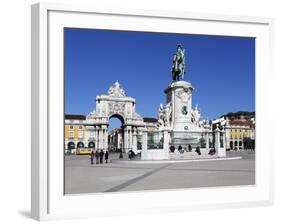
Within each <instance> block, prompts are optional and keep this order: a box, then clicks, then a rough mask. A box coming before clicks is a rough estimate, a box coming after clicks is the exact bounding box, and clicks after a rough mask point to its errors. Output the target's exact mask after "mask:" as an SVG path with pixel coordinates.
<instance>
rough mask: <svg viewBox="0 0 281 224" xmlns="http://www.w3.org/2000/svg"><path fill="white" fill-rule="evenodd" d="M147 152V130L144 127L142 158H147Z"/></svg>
mask: <svg viewBox="0 0 281 224" xmlns="http://www.w3.org/2000/svg"><path fill="white" fill-rule="evenodd" d="M146 152H147V130H146V129H143V131H142V150H141V154H142V155H141V159H145V157H146Z"/></svg>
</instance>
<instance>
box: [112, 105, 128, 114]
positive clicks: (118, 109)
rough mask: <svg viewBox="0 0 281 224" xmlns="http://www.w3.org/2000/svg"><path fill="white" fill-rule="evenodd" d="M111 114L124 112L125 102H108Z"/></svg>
mask: <svg viewBox="0 0 281 224" xmlns="http://www.w3.org/2000/svg"><path fill="white" fill-rule="evenodd" d="M108 109H109V114H121V115H123V114H124V111H125V104H124V103H109V104H108Z"/></svg>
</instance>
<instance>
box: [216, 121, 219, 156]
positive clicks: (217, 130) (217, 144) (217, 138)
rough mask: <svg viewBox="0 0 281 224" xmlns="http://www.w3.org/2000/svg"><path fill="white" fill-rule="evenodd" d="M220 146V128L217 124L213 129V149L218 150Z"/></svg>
mask: <svg viewBox="0 0 281 224" xmlns="http://www.w3.org/2000/svg"><path fill="white" fill-rule="evenodd" d="M219 148H220V129H219V126H218V125H217V127H216V129H215V149H216V151H217V152H218V151H219Z"/></svg>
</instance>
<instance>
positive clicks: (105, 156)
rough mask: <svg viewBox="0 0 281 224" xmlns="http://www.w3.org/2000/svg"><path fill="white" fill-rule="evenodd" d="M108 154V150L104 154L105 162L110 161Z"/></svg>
mask: <svg viewBox="0 0 281 224" xmlns="http://www.w3.org/2000/svg"><path fill="white" fill-rule="evenodd" d="M108 156H109V153H108V151H106V152H105V154H104V159H105V163H108Z"/></svg>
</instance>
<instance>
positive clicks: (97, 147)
mask: <svg viewBox="0 0 281 224" xmlns="http://www.w3.org/2000/svg"><path fill="white" fill-rule="evenodd" d="M95 132H96V137H97V138H96V149H99V147H100V139H99V134H100V133H99V132H100V131H99V128H97V129H96V131H95Z"/></svg>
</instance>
